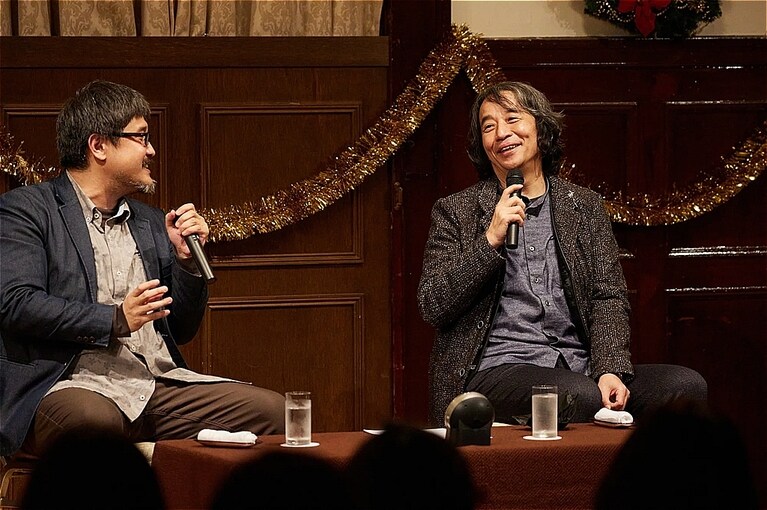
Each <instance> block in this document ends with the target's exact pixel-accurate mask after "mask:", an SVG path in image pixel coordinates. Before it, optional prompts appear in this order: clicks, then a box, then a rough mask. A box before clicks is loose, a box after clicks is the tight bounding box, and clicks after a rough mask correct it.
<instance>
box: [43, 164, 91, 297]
mask: <svg viewBox="0 0 767 510" xmlns="http://www.w3.org/2000/svg"><path fill="white" fill-rule="evenodd" d="M53 187H54V190H55V193H56V200H57V201H58V202H59V213H60V214H61V220H62V221H63V223H64V227H65V228H66V229H67V232H68V233H69V237H71V238H72V243H73V244H74V246H75V249H76V250H77V254H78V256H79V257H80V262H81V263H82V266H83V267H84V268H85V280H86V282H87V283H88V292H89V293H90V296H91V301H92V302H94V303H95V302H96V300H97V296H98V281H97V279H96V261H95V259H94V258H93V250H88V249H83V247H84V246H91V238H90V235H89V234H88V225H87V224H86V223H85V218H84V217H83V209H82V207H81V206H80V201H79V200H77V194H75V189H74V188H73V187H72V183H71V182H70V181H69V177H67V175H66V172H63V173H62V174H61V175H60V176H59V177H57V178H56V179H54V181H53Z"/></svg>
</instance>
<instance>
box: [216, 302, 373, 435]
mask: <svg viewBox="0 0 767 510" xmlns="http://www.w3.org/2000/svg"><path fill="white" fill-rule="evenodd" d="M209 308H210V313H209V314H208V315H207V319H206V324H205V326H204V328H205V334H204V338H205V339H206V344H207V345H206V349H207V350H208V352H207V353H206V355H207V357H208V360H207V365H208V366H209V367H210V371H211V372H212V373H224V374H229V376H231V377H234V378H237V379H240V380H247V381H250V382H252V383H254V384H256V385H259V386H266V387H270V386H271V385H273V384H274V382H275V381H279V382H280V386H281V387H284V388H287V389H290V388H293V389H301V388H305V389H309V388H310V389H311V391H312V394H313V395H312V401H313V408H314V412H313V413H312V429H313V430H315V431H317V432H322V431H329V430H360V429H361V428H362V426H363V425H362V422H363V416H364V409H363V408H364V405H365V402H364V396H365V378H364V367H365V359H364V338H363V332H364V330H365V328H364V320H365V315H364V313H363V312H364V296H363V295H361V294H356V295H342V294H329V295H324V296H323V295H317V296H308V295H293V296H282V297H280V296H268V297H263V298H257V297H249V298H244V299H236V298H218V299H214V300H212V301H211V302H210V304H209ZM240 360H246V362H241V361H240Z"/></svg>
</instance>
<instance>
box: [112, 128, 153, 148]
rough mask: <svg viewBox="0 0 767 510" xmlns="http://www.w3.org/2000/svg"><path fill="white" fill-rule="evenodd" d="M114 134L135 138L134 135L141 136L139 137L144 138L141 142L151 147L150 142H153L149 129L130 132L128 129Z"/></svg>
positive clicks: (120, 136) (119, 136)
mask: <svg viewBox="0 0 767 510" xmlns="http://www.w3.org/2000/svg"><path fill="white" fill-rule="evenodd" d="M114 136H116V137H118V138H133V137H134V136H135V137H139V138H141V139H142V141H141V142H140V143H141V144H142V145H143V146H144V147H149V144H150V143H152V142H151V141H150V140H149V131H142V132H140V133H130V132H128V131H121V132H119V133H115V134H114Z"/></svg>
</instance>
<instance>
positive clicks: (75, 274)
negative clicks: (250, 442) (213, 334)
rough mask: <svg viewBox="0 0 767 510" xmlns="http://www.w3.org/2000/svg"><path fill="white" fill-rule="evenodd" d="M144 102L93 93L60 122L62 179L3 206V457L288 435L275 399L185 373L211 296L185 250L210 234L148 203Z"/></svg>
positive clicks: (115, 91) (97, 84) (75, 102)
mask: <svg viewBox="0 0 767 510" xmlns="http://www.w3.org/2000/svg"><path fill="white" fill-rule="evenodd" d="M149 115H150V107H149V104H148V103H147V101H146V99H145V98H144V97H143V96H142V95H141V94H140V93H138V92H137V91H135V90H133V89H131V88H130V87H127V86H124V85H119V84H115V83H111V82H106V81H94V82H91V83H89V84H88V85H86V86H85V87H83V88H82V89H80V90H79V91H78V92H77V94H76V95H75V96H74V97H72V98H71V99H69V101H67V103H66V104H65V105H64V107H63V108H62V110H61V112H60V114H59V116H58V119H57V122H56V130H57V139H56V142H57V147H58V150H59V157H60V163H61V167H62V168H63V169H64V171H63V172H62V173H61V175H59V176H58V177H56V178H55V179H53V180H51V181H48V182H44V183H42V184H38V185H34V186H27V187H20V188H17V189H14V190H11V191H9V192H7V193H5V194H3V195H2V196H0V455H10V454H12V453H14V452H16V451H17V450H19V449H22V450H23V451H25V452H27V453H31V454H39V453H40V452H41V451H43V449H44V448H45V447H46V446H47V445H49V444H50V443H51V442H52V441H53V440H55V439H56V438H57V437H59V436H60V435H61V434H62V433H63V432H65V431H68V430H70V429H76V428H79V427H86V428H89V429H94V428H103V429H106V430H109V431H116V432H118V433H121V434H124V435H126V436H127V437H129V438H130V439H132V440H135V441H156V440H159V439H168V438H192V437H195V436H196V435H197V433H198V432H199V431H200V430H202V429H204V428H214V429H220V430H227V431H239V430H249V431H251V432H253V433H255V434H272V433H282V432H283V431H284V399H283V397H282V395H280V394H278V393H276V392H274V391H271V390H267V389H263V388H258V387H255V386H253V385H250V384H247V383H242V382H238V381H233V380H230V379H224V378H220V377H215V376H211V375H205V374H198V373H195V372H193V371H191V370H189V369H188V368H187V365H186V363H185V362H184V360H183V358H182V357H181V354H180V352H179V349H178V345H180V344H184V343H186V342H189V341H190V340H192V338H194V336H195V334H196V332H197V330H198V328H199V325H200V322H201V320H202V317H203V314H204V310H205V307H206V303H207V298H208V291H207V286H206V283H205V281H204V280H203V278H202V277H201V276H200V274H199V272H198V271H197V268H196V265H195V263H194V260H193V258H192V256H191V253H190V250H189V247H188V246H187V245H186V242H185V240H184V238H185V237H186V236H189V235H191V234H197V235H198V236H199V238H200V240H201V242H202V243H204V242H205V240H206V238H207V236H208V225H207V223H206V222H205V220H204V219H203V218H202V216H200V215H199V214H198V213H197V211H196V210H195V207H194V205H193V204H191V203H187V204H184V205H182V206H180V207H179V208H177V209H175V210H172V211H170V212H168V213H167V214H166V213H164V212H163V211H161V210H159V209H157V208H155V207H151V206H148V205H146V204H145V203H143V202H141V201H138V200H134V199H131V198H126V195H129V194H131V193H135V192H141V193H152V192H153V191H154V188H155V181H154V180H153V179H152V176H151V170H150V163H151V160H152V158H153V157H154V155H155V150H154V147H153V146H152V144H151V142H150V139H149V126H148V123H147V119H148V118H149Z"/></svg>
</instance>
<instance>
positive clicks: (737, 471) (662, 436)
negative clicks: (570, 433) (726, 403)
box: [594, 400, 758, 510]
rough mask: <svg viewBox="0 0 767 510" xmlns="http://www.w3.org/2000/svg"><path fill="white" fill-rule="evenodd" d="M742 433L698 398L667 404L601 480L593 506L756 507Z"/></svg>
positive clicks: (624, 509) (661, 509) (667, 509)
mask: <svg viewBox="0 0 767 510" xmlns="http://www.w3.org/2000/svg"><path fill="white" fill-rule="evenodd" d="M757 507H758V497H757V492H756V486H755V484H754V478H753V476H752V473H751V471H750V469H749V463H748V456H747V453H746V447H745V444H744V443H743V440H742V437H741V436H740V433H739V432H738V430H737V429H736V428H735V426H734V425H733V424H732V422H731V421H730V420H729V419H727V418H726V417H725V416H723V415H720V414H717V413H714V412H713V411H711V410H710V409H708V408H707V407H706V405H705V404H704V403H702V402H700V401H689V400H678V401H675V402H671V403H669V404H666V405H663V406H661V407H659V408H657V409H655V410H654V411H652V412H651V413H650V414H649V415H647V416H646V417H645V418H644V419H643V420H642V421H640V422H638V424H637V428H636V430H635V431H634V433H633V434H632V435H631V436H630V437H629V439H628V440H627V441H626V443H625V444H624V445H623V447H622V449H621V450H620V452H618V455H617V456H616V458H615V460H614V461H613V464H612V466H611V467H610V470H609V471H608V472H607V474H606V475H605V477H604V479H603V480H602V483H601V486H600V488H599V490H598V491H597V496H596V499H595V505H594V509H595V510H610V509H620V510H640V509H641V510H647V509H648V508H652V509H654V510H672V509H673V510H686V509H707V508H710V509H721V508H737V509H739V510H751V509H753V510H756V509H757Z"/></svg>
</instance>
